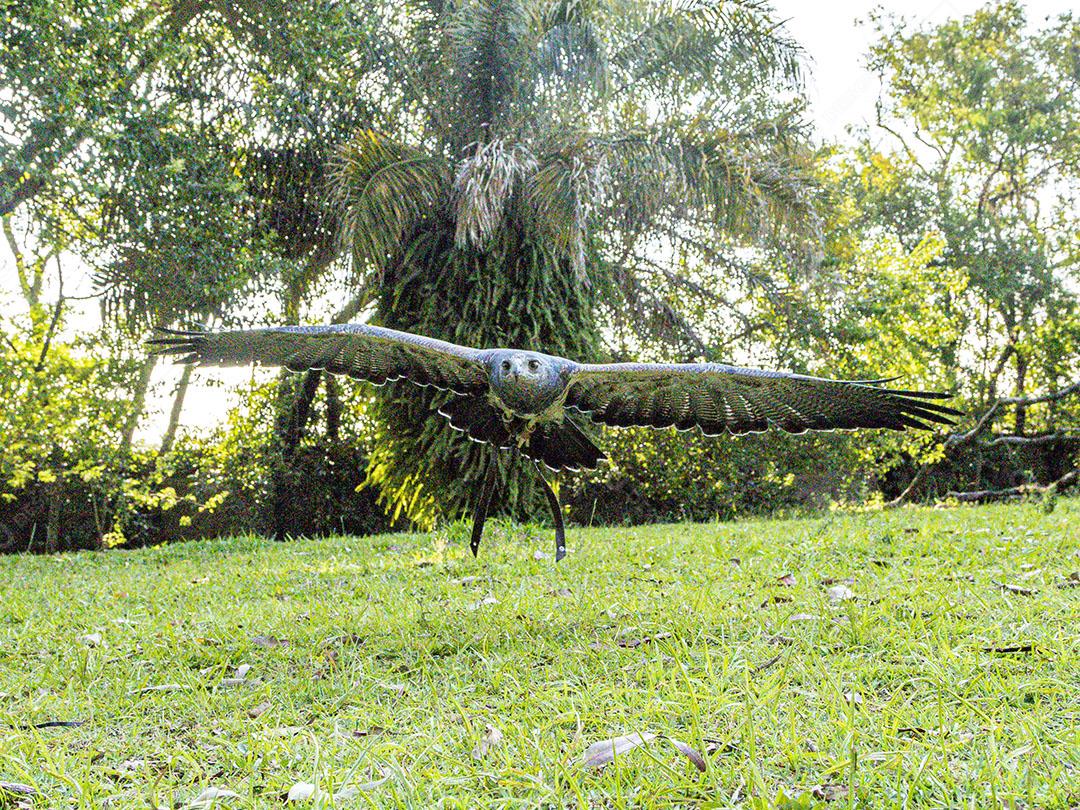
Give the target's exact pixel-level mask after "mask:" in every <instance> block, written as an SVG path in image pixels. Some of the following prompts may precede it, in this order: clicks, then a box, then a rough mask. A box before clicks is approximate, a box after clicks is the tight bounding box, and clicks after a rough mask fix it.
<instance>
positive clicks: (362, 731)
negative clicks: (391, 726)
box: [352, 726, 386, 737]
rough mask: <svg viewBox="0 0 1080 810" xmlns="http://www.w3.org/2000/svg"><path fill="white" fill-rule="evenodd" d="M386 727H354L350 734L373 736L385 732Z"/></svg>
mask: <svg viewBox="0 0 1080 810" xmlns="http://www.w3.org/2000/svg"><path fill="white" fill-rule="evenodd" d="M385 733H386V729H385V728H383V727H382V726H372V727H371V728H355V729H353V732H352V735H353V736H354V737H375V736H378V735H379V734H385Z"/></svg>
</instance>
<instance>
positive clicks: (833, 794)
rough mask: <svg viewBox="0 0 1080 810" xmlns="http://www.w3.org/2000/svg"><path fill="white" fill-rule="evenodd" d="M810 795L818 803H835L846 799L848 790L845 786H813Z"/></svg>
mask: <svg viewBox="0 0 1080 810" xmlns="http://www.w3.org/2000/svg"><path fill="white" fill-rule="evenodd" d="M810 795H811V796H813V797H814V798H815V799H817V800H818V801H823V802H835V801H837V800H839V799H843V798H846V797H847V795H848V788H847V785H815V786H814V787H812V788H810Z"/></svg>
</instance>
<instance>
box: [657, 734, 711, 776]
mask: <svg viewBox="0 0 1080 810" xmlns="http://www.w3.org/2000/svg"><path fill="white" fill-rule="evenodd" d="M667 739H668V741H669V742H670V743H671V744H672V745H674V746H675V747H676V748H677V749H678V750H679V753H680V754H682V755H683V756H684V757H686V758H687V759H688V760H690V762H691V763H692V764H693V766H694V767H695V768H697V769H698V770H699V771H701V772H702V773H705V771H706V770H707V769H708V767H709V765H708V763H707V762H706V761H705V757H703V756H702V755H701V754H700V753H698V751H697V749H695V748H691V747H690V746H689V745H687V744H686V743H684V742H683V741H682V740H676V739H675V738H674V737H668V738H667Z"/></svg>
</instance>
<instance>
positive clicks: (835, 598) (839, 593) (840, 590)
mask: <svg viewBox="0 0 1080 810" xmlns="http://www.w3.org/2000/svg"><path fill="white" fill-rule="evenodd" d="M825 593H826V594H828V596H829V601H830V602H832V603H833V604H839V603H840V602H847V601H850V600H852V599H855V598H856V597H855V593H854V591H852V590H851V588H849V587H848V586H847V585H833V586H832V587H831V588H829V589H828V590H827V591H826V592H825Z"/></svg>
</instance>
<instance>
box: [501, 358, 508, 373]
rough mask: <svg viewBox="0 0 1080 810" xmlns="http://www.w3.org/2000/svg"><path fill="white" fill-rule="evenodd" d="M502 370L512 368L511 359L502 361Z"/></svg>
mask: <svg viewBox="0 0 1080 810" xmlns="http://www.w3.org/2000/svg"><path fill="white" fill-rule="evenodd" d="M502 370H503V371H509V370H510V361H509V360H503V361H502Z"/></svg>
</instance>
